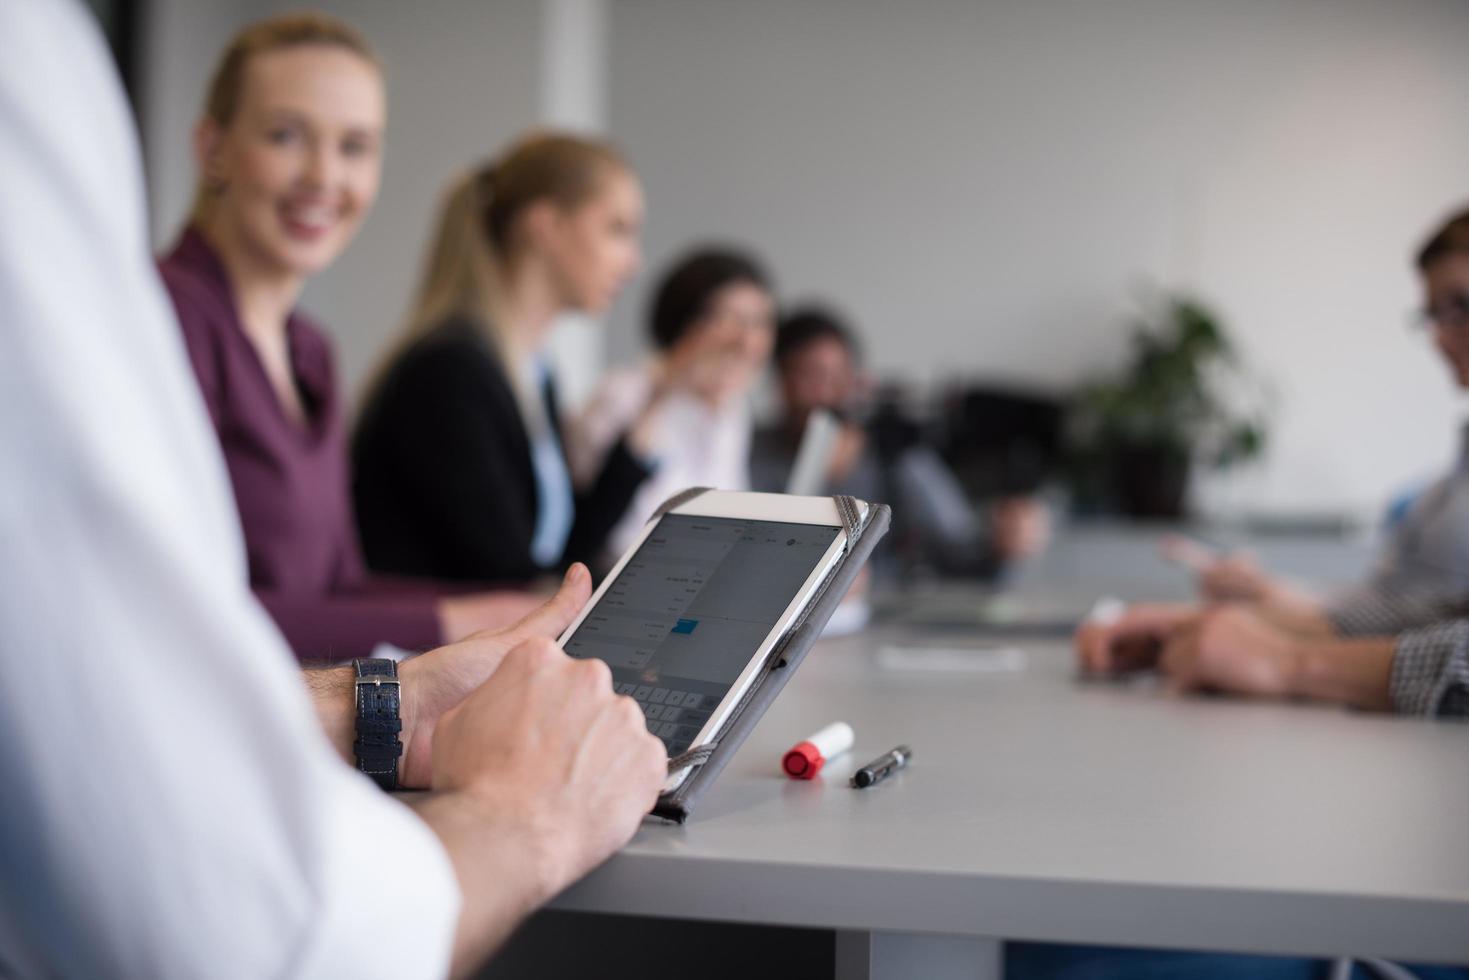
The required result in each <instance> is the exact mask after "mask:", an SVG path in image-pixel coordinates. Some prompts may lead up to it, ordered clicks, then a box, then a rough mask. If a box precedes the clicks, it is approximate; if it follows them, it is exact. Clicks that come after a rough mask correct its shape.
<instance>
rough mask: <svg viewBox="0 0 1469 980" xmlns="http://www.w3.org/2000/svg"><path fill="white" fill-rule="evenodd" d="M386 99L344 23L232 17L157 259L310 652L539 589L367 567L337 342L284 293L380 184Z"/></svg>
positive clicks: (493, 614)
mask: <svg viewBox="0 0 1469 980" xmlns="http://www.w3.org/2000/svg"><path fill="white" fill-rule="evenodd" d="M385 115H386V113H385V101H384V92H383V79H382V72H381V70H380V68H379V66H378V62H377V60H376V57H375V55H374V54H373V52H372V50H371V48H369V46H368V44H367V42H366V40H365V39H363V37H362V36H361V35H360V34H358V33H357V32H356V31H355V30H354V29H352V28H351V27H350V26H348V25H346V24H344V23H342V22H341V21H337V20H334V19H332V18H329V17H325V16H321V15H315V14H300V15H292V16H287V17H280V18H276V19H273V20H267V21H262V22H260V23H258V24H255V25H253V26H251V27H247V28H246V29H245V30H243V31H242V32H240V33H239V34H238V35H237V36H236V37H235V38H234V40H233V41H232V42H231V43H230V44H229V46H228V47H227V48H226V49H225V51H224V53H223V55H222V56H221V58H220V61H219V64H218V66H217V67H216V69H215V72H214V76H213V78H212V80H211V82H210V84H209V90H208V94H207V96H206V99H205V103H204V114H203V116H202V118H201V119H200V120H199V122H198V125H197V127H196V129H195V133H194V152H195V158H196V161H197V165H198V188H197V190H196V193H195V199H194V207H193V211H192V213H191V214H190V216H189V220H188V223H187V224H186V225H185V227H184V229H183V231H182V232H181V233H180V235H179V238H178V241H177V242H176V243H175V245H174V246H173V248H172V249H170V250H169V252H168V253H167V255H165V256H164V257H163V259H162V260H161V261H160V262H159V268H160V271H161V272H162V275H163V280H164V283H165V285H166V286H167V288H168V293H169V296H170V297H171V298H172V300H173V303H174V307H175V309H176V310H177V313H178V317H179V323H180V325H181V326H182V328H183V334H184V340H185V342H186V344H187V347H188V352H189V359H190V362H191V364H192V366H193V368H194V374H195V376H196V378H197V379H198V382H199V387H200V390H201V391H202V393H203V395H204V401H205V404H206V405H207V406H208V409H209V415H210V418H211V420H212V421H213V422H214V427H215V431H216V434H217V435H218V436H219V439H220V443H221V445H222V448H223V449H224V455H225V460H226V462H227V464H228V466H229V472H230V479H231V482H232V484H233V488H234V499H235V504H236V506H237V507H238V508H239V515H240V521H241V524H242V526H243V529H244V532H245V542H246V547H247V551H248V557H249V567H250V582H251V585H252V587H253V588H254V589H255V592H256V594H257V595H258V596H259V597H260V599H261V601H262V602H263V603H264V604H265V606H266V608H267V609H269V610H270V612H271V614H272V616H273V617H274V618H275V620H276V622H277V624H279V626H280V627H281V630H282V632H284V633H285V634H286V636H287V638H288V639H289V640H290V642H291V646H292V648H293V649H294V650H295V651H296V654H297V655H298V656H300V657H303V658H308V659H328V658H329V659H342V658H347V657H353V656H363V655H366V654H367V653H369V652H371V651H372V650H373V648H374V647H376V646H377V645H378V644H379V643H384V642H386V643H391V644H393V645H395V646H398V647H401V648H405V649H409V650H415V649H424V648H426V647H430V646H436V645H438V644H439V643H442V642H447V641H451V640H456V639H459V638H461V637H463V636H465V635H467V634H468V633H470V632H473V631H474V630H477V629H481V628H483V627H486V626H491V625H497V624H508V623H511V622H514V621H515V620H516V619H518V618H520V616H522V615H523V614H525V613H526V612H529V611H530V609H531V608H533V607H534V606H535V605H536V604H537V603H538V602H539V600H538V599H537V598H536V597H535V596H531V595H526V594H522V593H502V594H498V595H495V594H484V595H472V596H447V595H441V594H440V593H442V592H445V591H448V590H446V589H444V588H443V587H441V586H439V585H436V584H435V583H432V582H427V581H420V582H406V581H393V580H387V579H383V578H378V577H373V576H369V575H367V574H366V573H365V571H364V567H363V562H362V556H361V552H360V550H359V546H358V541H357V531H356V527H355V525H354V521H353V517H352V508H351V498H350V496H349V491H348V478H347V449H346V436H345V431H344V425H343V421H342V415H343V409H342V402H343V398H342V394H341V390H340V387H339V385H338V383H337V373H336V363H335V355H334V353H333V350H332V346H331V342H330V340H329V339H328V337H327V334H326V333H325V331H323V330H322V329H321V327H319V326H318V325H317V324H316V323H314V322H313V321H312V320H311V319H310V318H309V317H307V316H306V315H305V314H303V313H301V312H300V311H299V310H298V309H297V308H296V303H297V299H298V298H299V296H300V294H301V290H302V289H303V288H304V286H305V284H306V281H307V280H308V279H309V278H311V277H312V276H314V275H316V274H317V273H320V272H322V271H323V270H325V269H326V268H327V267H328V266H330V265H331V264H332V263H333V262H334V261H335V260H336V258H337V257H338V256H339V255H340V254H341V253H342V251H343V250H344V249H345V248H346V247H347V245H348V244H349V243H350V242H351V241H352V239H353V237H354V236H355V235H356V234H357V231H358V229H359V228H360V227H361V225H362V222H363V220H364V219H365V218H366V216H367V213H368V211H369V210H370V209H371V207H372V204H373V202H374V200H375V199H376V197H377V190H378V183H379V177H380V173H381V167H382V142H383V127H384V123H385ZM461 590H462V587H461Z"/></svg>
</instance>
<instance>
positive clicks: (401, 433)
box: [353, 133, 658, 582]
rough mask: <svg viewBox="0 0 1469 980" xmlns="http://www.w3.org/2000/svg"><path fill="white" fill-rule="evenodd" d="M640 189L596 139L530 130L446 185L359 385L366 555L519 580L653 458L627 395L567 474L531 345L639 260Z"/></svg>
mask: <svg viewBox="0 0 1469 980" xmlns="http://www.w3.org/2000/svg"><path fill="white" fill-rule="evenodd" d="M642 224H643V191H642V186H641V184H640V183H639V182H638V178H637V176H636V175H635V174H634V173H633V171H632V169H631V167H630V166H629V165H628V164H627V162H626V161H625V160H624V159H623V158H622V156H621V155H620V154H619V153H618V152H617V151H616V150H614V149H613V148H612V147H611V146H610V145H609V144H606V143H603V142H601V141H598V140H593V139H587V138H582V137H577V136H571V135H566V134H559V133H538V134H532V135H530V136H527V137H525V138H523V139H522V140H520V141H519V142H517V143H516V144H514V145H513V146H511V147H510V148H509V150H507V151H506V152H505V154H504V155H503V156H501V157H500V158H499V159H498V160H496V161H494V162H492V163H489V164H486V165H485V166H482V167H480V168H479V169H477V170H475V171H473V172H471V173H468V174H466V175H464V176H463V177H461V178H459V179H458V180H457V181H455V182H454V183H453V184H452V185H451V186H450V187H449V190H448V193H447V194H446V195H445V198H444V202H443V206H442V209H441V212H440V215H439V219H438V225H437V228H436V230H435V232H434V235H433V240H432V244H431V246H430V248H429V253H428V256H427V260H426V265H425V268H424V273H423V280H422V283H421V284H420V286H419V288H418V291H417V294H416V297H415V299H414V302H413V306H412V309H411V311H410V313H409V316H408V325H407V328H406V330H405V332H404V336H403V339H402V341H401V342H400V344H399V346H398V348H397V350H395V351H394V352H393V354H392V355H391V356H390V357H389V359H388V361H387V362H386V364H385V365H384V367H383V368H382V370H381V372H380V374H379V376H378V377H377V379H376V381H375V382H374V383H373V385H372V386H371V388H370V390H369V393H368V396H367V400H366V404H365V406H364V408H363V411H362V418H361V420H360V422H359V425H358V429H357V433H356V436H355V440H354V443H353V461H354V464H355V470H356V473H355V483H354V489H355V496H356V501H357V508H358V518H359V520H360V521H361V528H362V536H363V544H364V547H365V549H366V552H367V558H368V561H369V563H370V564H371V565H372V567H373V568H375V569H378V570H380V571H385V572H394V573H399V574H407V575H434V576H442V577H444V578H452V579H469V580H490V581H522V582H523V581H528V580H532V579H535V578H536V577H538V576H540V575H542V574H544V573H547V572H551V571H554V570H556V569H559V568H561V567H563V566H564V565H566V564H568V563H570V562H571V561H574V560H579V559H591V558H594V557H596V556H597V555H598V554H600V552H601V551H602V549H603V547H604V546H605V544H606V541H607V536H608V535H609V534H610V533H611V531H612V528H613V526H614V525H615V524H616V522H617V521H618V520H619V519H620V518H621V517H622V515H623V514H624V513H626V511H627V508H628V505H629V504H630V503H631V502H632V499H633V495H634V493H636V491H637V489H638V487H639V486H640V485H641V484H642V482H643V481H644V480H645V479H646V478H647V477H648V475H649V474H650V473H651V472H652V470H653V448H652V444H651V434H650V433H651V429H652V428H653V427H652V426H651V425H649V424H646V422H647V419H646V418H645V416H648V415H651V414H652V413H654V412H656V411H657V409H658V406H657V405H653V404H649V405H647V406H645V407H644V410H643V413H642V415H640V416H639V417H637V418H633V419H631V420H630V423H629V427H628V429H627V430H625V431H624V432H621V433H618V434H617V435H616V436H615V437H614V438H613V439H612V440H611V445H610V447H609V448H608V449H607V451H606V452H605V453H604V454H603V456H602V460H601V465H600V466H599V467H598V468H597V471H596V473H595V474H592V475H590V477H589V478H588V480H587V481H586V482H585V483H584V484H583V485H582V486H581V487H577V486H575V485H574V484H573V482H572V476H571V470H570V468H569V466H568V464H567V459H566V455H565V452H564V450H563V444H562V438H561V417H560V402H559V400H558V397H557V394H556V387H555V383H554V378H553V377H552V374H551V370H550V367H549V365H548V363H547V360H546V358H545V347H546V342H547V337H548V334H549V332H550V330H551V328H552V326H553V324H554V322H555V320H556V318H557V317H558V316H559V315H560V314H562V313H563V312H567V311H579V312H586V313H600V312H603V311H605V310H606V309H607V308H608V307H609V306H610V305H611V303H612V301H613V300H614V299H615V298H616V297H617V295H618V293H619V292H621V291H622V289H623V287H624V286H626V285H627V283H628V282H629V281H630V280H631V279H632V277H633V276H634V275H635V274H636V272H637V271H638V268H639V265H640V263H641V261H642V255H641V251H640V244H639V240H640V235H641V231H642Z"/></svg>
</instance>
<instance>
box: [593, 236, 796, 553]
mask: <svg viewBox="0 0 1469 980" xmlns="http://www.w3.org/2000/svg"><path fill="white" fill-rule="evenodd" d="M648 333H649V337H650V339H651V340H652V342H653V346H654V348H655V353H654V354H653V356H652V357H650V358H649V359H648V360H646V361H645V362H644V363H643V364H641V365H639V366H636V367H625V368H621V369H615V370H613V371H610V372H609V373H608V374H607V375H605V376H604V377H603V379H602V382H601V384H600V385H599V386H598V388H597V390H596V392H595V393H594V394H593V395H592V397H591V399H590V400H589V401H588V402H587V405H586V407H585V408H584V409H583V410H582V411H581V412H580V413H579V414H578V416H577V418H576V420H575V422H574V423H573V424H572V425H570V426H569V427H568V429H567V445H566V450H567V456H568V458H569V459H570V461H571V473H572V479H573V480H574V482H575V483H576V485H577V486H578V487H580V488H582V489H583V490H586V489H588V488H590V487H591V486H593V485H594V484H595V482H596V478H597V474H598V473H599V472H600V471H601V469H602V466H603V465H604V462H605V460H606V458H607V454H608V452H609V451H610V450H611V449H612V448H613V446H614V445H615V444H616V442H617V440H618V438H619V437H620V436H621V435H622V434H623V433H625V432H628V431H630V430H632V429H633V428H634V426H642V427H644V428H645V429H646V432H645V433H639V441H640V442H641V443H642V444H643V445H645V446H646V447H647V451H648V453H649V454H650V458H651V459H652V461H653V462H654V463H655V465H656V468H655V470H654V472H653V475H652V476H650V477H649V478H648V479H647V480H646V481H645V482H644V483H643V485H642V487H640V488H639V489H638V492H637V494H636V495H635V496H634V497H633V500H632V503H631V505H630V506H629V507H628V510H627V513H626V514H624V515H623V518H622V520H621V521H619V522H618V524H617V526H616V527H615V528H614V529H613V532H612V534H611V536H610V537H609V539H608V542H607V549H606V550H607V554H606V555H605V556H604V557H605V558H606V559H608V560H610V561H615V560H616V558H617V557H618V556H619V555H620V554H621V553H622V552H623V551H624V550H625V549H626V548H627V546H628V545H629V544H631V543H632V541H633V539H634V538H636V537H637V534H638V532H639V531H640V530H641V529H642V527H643V524H644V522H646V521H647V519H648V517H649V515H651V514H652V513H653V511H654V510H655V509H657V507H658V505H659V504H661V503H662V502H663V501H664V500H666V499H668V498H669V497H670V496H672V495H673V494H675V493H677V492H678V491H680V490H683V489H685V488H687V487H712V488H715V489H720V490H748V489H749V488H750V473H749V456H750V435H751V430H752V429H753V426H754V422H753V415H752V413H751V408H750V390H751V389H752V388H753V387H754V385H755V383H756V381H758V380H759V378H760V375H761V373H762V372H763V371H764V370H765V366H766V364H767V363H768V362H769V360H770V351H771V348H772V346H773V345H774V343H775V297H774V295H773V294H772V290H771V285H770V278H769V276H767V275H766V273H765V271H764V270H763V269H762V268H761V267H760V265H759V263H758V262H756V261H755V259H754V258H752V257H750V256H749V255H747V254H745V253H743V252H740V251H736V250H732V249H721V248H704V249H698V250H696V251H693V252H690V253H688V254H687V255H685V256H683V257H682V258H680V259H678V260H677V261H675V262H674V263H673V265H672V266H671V267H670V268H669V270H668V271H667V272H666V273H665V274H664V276H663V279H662V281H661V282H660V283H659V285H658V289H657V292H656V293H655V295H654V299H653V303H652V308H651V310H650V311H649V314H648Z"/></svg>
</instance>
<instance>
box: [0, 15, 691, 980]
mask: <svg viewBox="0 0 1469 980" xmlns="http://www.w3.org/2000/svg"><path fill="white" fill-rule="evenodd" d="M88 21H89V18H88V15H87V14H86V13H85V12H84V11H82V10H81V9H80V8H79V7H77V6H74V5H73V4H71V3H57V2H56V0H5V2H4V3H3V4H0V177H3V179H0V215H3V219H4V220H3V221H0V458H3V459H4V460H5V469H4V475H3V476H0V667H3V671H4V674H3V679H0V781H3V785H4V786H5V790H6V800H5V804H4V805H3V806H0V975H7V976H8V975H20V976H36V975H46V976H52V975H57V976H89V977H98V976H139V977H168V976H180V977H197V976H210V977H225V976H241V977H264V976H326V975H330V976H353V977H377V976H381V977H392V978H406V977H417V976H423V977H429V976H442V975H444V974H445V973H446V972H449V971H450V970H451V968H452V969H453V970H454V971H455V972H463V971H464V970H467V969H470V968H472V967H473V966H474V965H476V964H477V963H478V962H480V961H481V960H482V959H483V958H484V957H485V956H486V955H488V953H489V952H490V951H491V950H492V949H493V948H494V946H495V945H496V944H497V943H498V942H499V941H500V940H502V939H503V938H504V937H505V936H506V935H507V934H508V933H509V931H510V930H511V929H512V928H513V927H514V926H515V925H516V923H517V922H518V921H519V920H520V919H521V918H522V917H523V916H524V915H526V914H527V913H528V912H529V911H530V910H532V909H533V908H534V907H535V906H536V905H538V904H539V903H541V902H542V901H544V900H546V899H547V898H549V897H550V896H551V895H553V894H554V893H555V892H556V891H558V890H559V889H561V888H562V887H564V886H565V885H566V884H568V883H570V882H571V881H572V880H574V879H575V878H576V877H578V876H579V875H581V874H583V873H584V872H585V871H587V870H588V869H590V868H591V867H593V866H595V865H596V864H597V863H599V862H600V861H601V860H602V859H604V858H605V857H606V856H607V855H608V854H610V853H611V852H612V851H613V850H614V849H615V848H616V847H617V846H619V845H620V844H622V843H623V842H625V841H626V840H627V839H628V837H630V836H631V835H632V833H633V832H634V830H635V829H636V827H637V825H638V822H639V820H640V818H641V816H642V814H643V813H645V812H646V811H647V810H648V809H649V808H650V807H651V805H652V803H653V801H654V798H655V796H656V794H657V791H658V787H659V786H660V785H661V783H662V779H663V774H664V767H665V759H664V756H663V752H662V746H661V743H659V742H658V740H657V739H655V738H653V737H652V736H651V735H648V734H647V732H646V730H645V728H644V726H643V721H642V716H641V714H640V713H639V712H638V711H637V709H636V707H635V706H634V705H633V704H632V702H631V701H629V700H628V699H625V698H618V697H616V696H614V695H613V694H612V691H611V685H610V683H609V679H608V677H607V674H606V670H605V667H603V666H602V665H601V664H599V663H596V662H577V661H572V660H570V659H569V658H567V657H565V656H564V655H563V654H561V653H560V652H559V651H558V650H556V649H555V648H554V646H553V644H552V642H551V641H550V640H549V639H546V637H551V636H554V635H555V634H556V633H557V632H558V631H559V630H560V629H561V628H563V627H564V626H565V625H566V623H567V622H568V621H569V619H570V617H571V615H572V614H573V613H574V611H575V609H576V608H577V607H579V606H580V605H581V604H582V603H584V602H585V601H586V597H587V594H588V589H589V583H588V580H587V576H586V573H585V571H584V570H575V571H573V573H572V574H571V575H570V576H568V581H567V583H566V585H565V586H563V589H562V591H561V592H560V593H559V594H558V596H557V598H556V599H554V600H553V601H552V602H551V603H550V604H549V605H548V606H547V607H546V608H545V609H543V610H542V611H541V612H539V613H537V614H536V615H534V616H532V617H531V618H530V619H528V620H526V621H525V622H524V623H522V624H521V625H520V626H519V627H517V628H516V629H514V630H512V631H510V632H509V633H507V634H504V635H501V636H483V635H481V636H478V637H476V638H474V639H472V640H470V641H467V642H466V643H463V644H459V645H456V646H455V647H450V648H445V649H443V650H439V651H435V652H433V653H430V654H427V655H425V656H424V657H422V658H419V659H418V660H415V661H412V662H410V663H408V664H405V665H404V666H403V668H402V672H401V677H402V692H403V721H404V732H403V741H404V745H405V755H404V761H403V766H402V771H401V775H402V781H403V782H404V784H406V785H410V786H419V787H423V788H428V787H432V789H433V792H431V793H429V794H426V795H425V796H424V797H423V798H422V799H421V800H420V801H418V802H416V803H415V804H414V805H413V807H412V809H410V808H409V807H408V806H405V805H404V804H403V803H401V802H399V801H398V800H395V799H393V798H392V797H389V796H386V795H384V794H382V793H380V792H379V791H378V790H377V789H376V788H375V787H373V786H372V785H371V783H369V782H368V780H367V779H365V778H364V777H363V776H362V775H360V774H358V773H356V772H354V771H352V769H351V768H350V767H349V766H348V765H346V764H344V761H343V760H344V758H351V739H352V728H353V720H354V717H355V715H354V707H353V699H352V698H353V695H352V689H353V684H352V677H351V675H350V672H349V671H348V670H347V669H340V670H334V671H324V672H320V673H313V674H308V675H307V676H308V680H309V681H310V685H309V687H310V693H311V697H307V696H306V695H307V685H303V684H302V683H301V674H300V672H299V671H298V670H297V669H296V667H295V666H294V661H293V659H292V657H291V655H290V653H289V651H288V650H287V649H286V647H285V645H284V642H283V641H282V639H281V637H280V636H279V634H278V633H277V632H276V631H275V629H274V627H273V626H272V625H271V623H270V620H269V619H268V618H267V617H266V616H265V615H264V613H263V612H262V611H261V610H260V608H259V607H258V606H257V605H256V603H255V602H254V600H253V599H252V597H251V594H250V592H249V588H248V584H247V581H246V574H245V559H244V551H243V546H242V543H241V541H240V535H239V531H238V527H237V525H236V522H235V516H234V509H233V506H232V502H231V500H230V496H229V484H228V482H227V477H226V474H225V470H224V466H223V462H222V460H221V458H220V454H219V450H218V445H217V443H216V441H215V440H214V438H213V435H212V433H211V432H210V431H209V428H208V423H207V420H206V418H205V415H204V409H203V405H202V403H201V402H200V399H199V394H198V389H197V387H196V386H195V384H194V383H193V380H192V378H191V377H190V376H189V372H188V366H187V363H186V359H185V354H184V350H183V346H182V341H181V339H180V334H179V331H178V328H177V325H176V324H175V323H173V322H172V320H171V313H170V311H169V307H168V303H167V299H166V298H165V297H164V295H163V292H162V290H161V288H160V286H159V283H158V280H157V277H156V273H155V272H154V268H153V263H152V257H151V256H150V254H149V250H148V245H147V240H146V233H145V219H144V208H143V197H142V184H141V176H140V172H139V167H138V159H137V147H136V141H135V138H134V135H133V133H132V132H131V131H130V129H129V126H128V123H127V115H126V109H125V107H124V104H123V100H122V97H121V92H120V90H119V87H118V85H117V81H116V78H115V75H114V73H113V71H112V69H111V67H110V65H109V64H108V59H107V54H106V51H105V49H104V47H103V45H102V42H101V40H100V38H99V37H98V36H97V33H96V29H95V27H94V26H93V25H92V24H90V23H89V22H88ZM487 677H488V678H489V680H488V681H486V680H485V679H486V678H487ZM482 682H483V683H482ZM313 708H314V709H315V710H314V711H313ZM323 727H324V728H325V730H326V733H327V736H328V737H323V734H322V732H323ZM334 749H335V751H334Z"/></svg>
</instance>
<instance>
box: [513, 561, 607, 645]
mask: <svg viewBox="0 0 1469 980" xmlns="http://www.w3.org/2000/svg"><path fill="white" fill-rule="evenodd" d="M591 597H592V573H591V572H589V571H587V566H585V565H583V564H582V563H581V562H577V563H576V564H574V565H572V566H571V567H570V568H568V569H567V570H566V577H565V578H563V579H562V580H561V587H560V588H559V589H557V590H556V594H555V595H553V596H551V598H550V599H548V600H547V601H546V604H545V605H543V606H541V607H540V608H539V609H537V610H535V611H534V612H532V613H531V614H530V615H528V616H526V617H525V618H524V619H522V620H521V621H520V622H519V623H517V624H515V628H514V629H513V630H512V632H513V633H514V634H515V638H516V639H517V640H528V639H531V638H532V637H537V636H544V637H547V638H549V639H552V640H554V639H556V638H557V637H559V636H560V635H561V634H562V633H564V632H566V627H568V626H570V625H571V621H572V620H574V619H576V616H577V614H578V613H580V612H581V610H582V607H583V606H585V605H586V604H587V600H588V599H590V598H591Z"/></svg>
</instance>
